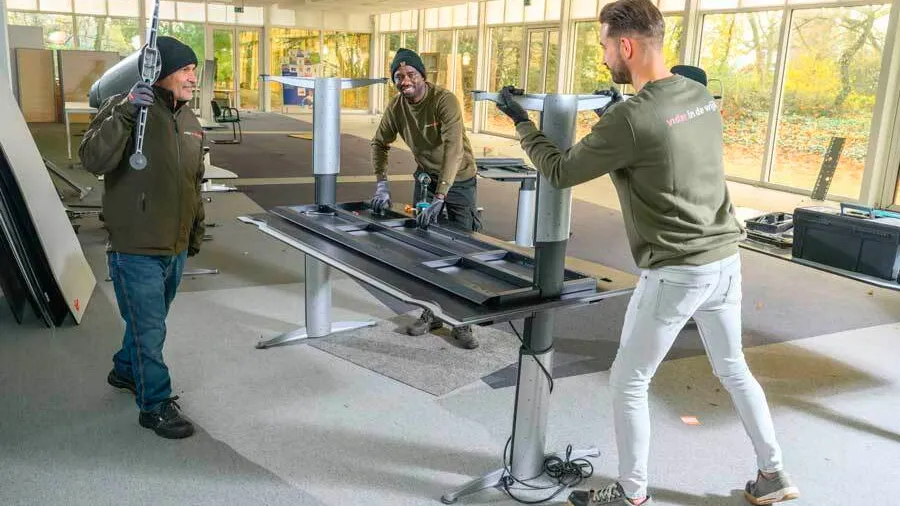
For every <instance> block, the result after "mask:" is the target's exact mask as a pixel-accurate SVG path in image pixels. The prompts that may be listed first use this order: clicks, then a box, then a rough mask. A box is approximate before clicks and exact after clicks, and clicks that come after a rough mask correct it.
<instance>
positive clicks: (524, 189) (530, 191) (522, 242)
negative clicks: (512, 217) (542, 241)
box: [516, 179, 537, 248]
mask: <svg viewBox="0 0 900 506" xmlns="http://www.w3.org/2000/svg"><path fill="white" fill-rule="evenodd" d="M535 188H536V185H535V180H534V179H523V180H522V183H521V184H520V185H519V202H518V208H517V209H516V244H518V245H519V246H525V247H528V248H530V247H532V246H534V205H535V202H536V199H537V192H536V190H535Z"/></svg>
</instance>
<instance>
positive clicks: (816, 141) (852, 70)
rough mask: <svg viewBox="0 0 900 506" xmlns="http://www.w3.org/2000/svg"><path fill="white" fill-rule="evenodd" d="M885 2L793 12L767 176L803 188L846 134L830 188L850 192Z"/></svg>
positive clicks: (877, 66)
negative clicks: (833, 144) (837, 139)
mask: <svg viewBox="0 0 900 506" xmlns="http://www.w3.org/2000/svg"><path fill="white" fill-rule="evenodd" d="M889 11H890V5H889V4H884V5H869V6H859V7H839V8H822V9H809V10H797V11H794V14H793V17H792V19H791V31H790V34H791V35H790V46H789V50H788V51H789V52H788V58H787V68H786V78H785V83H784V96H783V100H782V105H781V114H780V115H779V120H778V127H777V139H776V146H775V157H774V163H773V166H772V174H771V177H770V181H772V182H774V183H780V184H784V185H788V186H793V187H797V188H803V189H806V190H811V189H812V188H813V186H814V184H815V181H816V179H817V177H818V173H819V169H820V167H821V165H822V159H823V154H824V153H825V151H826V150H827V149H828V145H829V143H830V142H831V139H832V138H833V137H843V138H845V139H846V142H845V144H844V150H843V153H842V154H841V158H840V161H839V162H838V165H837V169H836V170H835V173H834V178H833V179H832V183H831V188H830V193H832V194H835V195H841V196H845V197H850V198H858V197H859V192H860V187H861V183H862V175H863V169H864V167H865V161H866V151H867V149H868V144H869V128H870V124H871V121H872V109H873V107H874V105H875V94H876V90H877V87H878V78H879V74H880V70H881V59H882V48H883V47H884V39H885V35H886V31H887V26H888V14H889Z"/></svg>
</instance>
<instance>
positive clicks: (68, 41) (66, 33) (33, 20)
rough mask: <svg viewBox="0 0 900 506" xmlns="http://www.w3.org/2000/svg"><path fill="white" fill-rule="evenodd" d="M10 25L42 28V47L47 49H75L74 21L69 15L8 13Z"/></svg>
mask: <svg viewBox="0 0 900 506" xmlns="http://www.w3.org/2000/svg"><path fill="white" fill-rule="evenodd" d="M7 22H8V23H9V24H11V25H22V26H41V27H43V28H44V47H45V48H47V49H75V48H76V47H75V46H76V44H75V20H74V19H73V17H72V16H70V15H62V14H36V13H31V12H16V11H9V14H8V16H7Z"/></svg>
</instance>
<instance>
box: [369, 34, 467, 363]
mask: <svg viewBox="0 0 900 506" xmlns="http://www.w3.org/2000/svg"><path fill="white" fill-rule="evenodd" d="M391 78H392V79H393V82H394V85H395V86H396V87H397V90H398V91H399V92H400V93H399V94H398V95H397V96H395V97H394V98H393V99H392V100H391V102H390V104H388V106H387V110H386V111H385V112H384V116H383V117H382V119H381V124H380V125H379V126H378V131H377V132H376V133H375V137H374V138H373V139H372V165H373V166H374V168H375V177H376V180H377V182H376V187H375V196H374V197H373V198H372V208H373V209H374V210H375V211H376V212H380V211H381V210H382V209H385V208H388V207H390V204H391V194H390V191H389V189H388V181H387V159H388V150H390V145H391V143H393V142H394V140H396V139H397V135H398V134H399V135H400V137H401V138H402V139H403V141H404V142H406V145H407V146H409V149H410V151H412V154H413V157H414V158H415V159H416V170H415V174H414V176H415V177H418V176H419V175H420V174H422V173H426V174H428V175H429V176H430V177H431V183H430V184H429V185H428V188H427V191H426V195H421V194H420V193H421V191H422V190H421V189H420V185H419V184H416V185H415V191H414V194H413V202H414V203H415V202H421V201H427V202H429V203H430V205H429V206H428V207H427V208H425V209H423V210H422V211H420V212H419V214H418V216H417V217H416V219H417V221H418V222H419V226H420V227H422V228H427V227H428V226H429V225H430V224H432V223H445V224H447V225H449V226H451V227H454V228H457V229H460V230H463V231H466V232H473V231H477V230H480V229H481V221H480V220H479V218H478V214H477V211H476V206H475V202H476V200H477V185H476V182H475V170H476V169H475V157H474V156H473V155H472V146H471V144H469V139H468V137H466V127H465V124H464V123H463V117H462V109H461V108H460V106H459V100H457V98H456V96H455V95H453V93H451V92H450V91H449V90H446V89H444V88H441V87H440V86H437V85H436V84H434V83H430V82H428V81H427V79H426V73H425V65H424V64H423V63H422V58H420V57H419V55H418V54H416V52H415V51H411V50H409V49H405V48H401V49H398V50H397V54H396V55H395V56H394V60H393V61H392V62H391ZM445 211H446V215H447V216H446V218H444V212H445ZM440 327H441V322H440V321H439V320H436V319H435V318H434V315H433V314H432V313H431V311H428V310H425V311H424V312H423V313H422V315H421V316H420V317H419V319H418V320H416V322H415V323H413V324H412V325H410V326H409V328H408V329H407V333H408V334H410V335H422V334H424V333H425V332H428V331H429V330H436V329H438V328H440ZM452 336H453V338H454V339H457V340H458V341H459V343H460V345H461V346H463V347H464V348H468V349H474V348H477V347H478V341H476V340H475V338H474V336H472V329H471V327H470V326H468V325H467V326H464V327H456V328H454V329H453V331H452Z"/></svg>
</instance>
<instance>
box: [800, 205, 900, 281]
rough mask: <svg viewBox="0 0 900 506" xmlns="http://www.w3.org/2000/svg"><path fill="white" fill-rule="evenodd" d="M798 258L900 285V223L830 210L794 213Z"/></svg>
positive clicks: (899, 221) (817, 209)
mask: <svg viewBox="0 0 900 506" xmlns="http://www.w3.org/2000/svg"><path fill="white" fill-rule="evenodd" d="M792 254H793V256H794V258H802V259H804V260H809V261H811V262H817V263H820V264H824V265H829V266H831V267H837V268H839V269H844V270H848V271H853V272H858V273H860V274H866V275H869V276H875V277H878V278H882V279H889V280H891V281H897V282H900V219H897V218H868V219H867V218H859V217H854V216H847V215H844V214H841V212H840V211H838V210H836V209H831V208H827V207H799V208H797V209H795V210H794V246H793V251H792Z"/></svg>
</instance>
